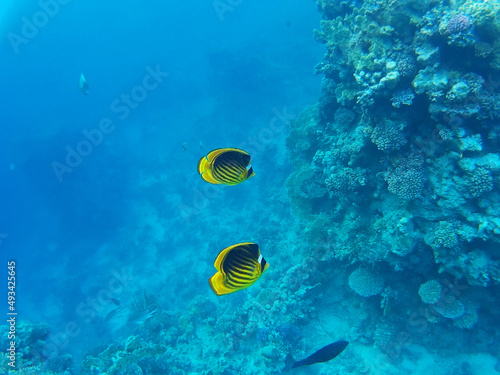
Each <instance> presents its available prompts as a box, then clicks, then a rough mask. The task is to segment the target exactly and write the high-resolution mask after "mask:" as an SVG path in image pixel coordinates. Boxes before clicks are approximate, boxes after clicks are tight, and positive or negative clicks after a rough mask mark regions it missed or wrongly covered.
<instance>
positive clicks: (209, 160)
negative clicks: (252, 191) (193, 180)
mask: <svg viewBox="0 0 500 375" xmlns="http://www.w3.org/2000/svg"><path fill="white" fill-rule="evenodd" d="M250 162H251V159H250V155H249V154H248V153H247V152H246V151H243V150H240V149H238V148H218V149H216V150H213V151H211V152H209V153H208V155H207V156H203V157H202V158H201V159H200V161H199V162H198V173H199V174H200V176H201V178H202V179H203V180H205V181H206V182H209V183H211V184H216V185H218V184H223V185H237V184H240V183H242V182H243V181H246V180H248V179H249V178H251V177H253V176H255V173H254V171H253V169H252V166H251V164H250Z"/></svg>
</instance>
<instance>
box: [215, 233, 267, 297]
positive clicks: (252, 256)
mask: <svg viewBox="0 0 500 375" xmlns="http://www.w3.org/2000/svg"><path fill="white" fill-rule="evenodd" d="M214 266H215V268H216V269H217V273H216V274H215V275H213V276H212V277H211V278H210V279H209V280H208V283H209V284H210V287H211V288H212V290H213V291H214V293H215V294H217V295H218V296H221V295H223V294H229V293H233V292H236V291H238V290H241V289H245V288H248V287H249V286H250V285H252V284H253V283H254V282H256V281H257V280H258V278H259V277H260V276H261V275H262V273H263V272H264V271H265V270H266V269H267V267H269V264H268V263H267V262H266V260H265V259H264V257H263V256H262V254H261V253H260V249H259V246H258V245H257V244H255V243H253V242H243V243H239V244H236V245H233V246H229V247H228V248H226V249H224V250H222V251H221V252H220V253H219V255H218V256H217V259H216V260H215V264H214Z"/></svg>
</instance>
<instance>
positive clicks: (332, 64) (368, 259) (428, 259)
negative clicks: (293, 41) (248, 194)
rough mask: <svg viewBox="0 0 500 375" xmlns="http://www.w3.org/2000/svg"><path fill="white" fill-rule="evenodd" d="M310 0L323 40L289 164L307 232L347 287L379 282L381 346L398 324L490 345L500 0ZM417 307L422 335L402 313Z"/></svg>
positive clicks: (475, 346) (291, 139)
mask: <svg viewBox="0 0 500 375" xmlns="http://www.w3.org/2000/svg"><path fill="white" fill-rule="evenodd" d="M317 5H318V7H319V9H320V11H321V13H322V16H323V19H322V21H321V28H320V29H319V30H316V31H315V36H316V39H317V40H318V41H319V42H321V43H324V44H325V46H326V50H327V51H326V54H325V57H324V59H323V61H322V62H321V63H319V64H318V65H317V67H316V69H317V72H318V73H320V74H323V76H324V78H323V81H322V82H323V83H322V95H321V98H320V100H319V102H318V103H317V104H316V105H313V106H311V107H309V108H307V109H306V110H305V111H303V112H302V113H301V114H300V115H299V116H298V117H297V119H296V120H295V121H294V122H293V123H292V128H291V131H290V134H289V136H288V138H287V147H288V149H289V152H290V154H291V158H292V160H293V163H294V164H295V167H296V171H295V172H294V173H293V175H292V176H291V177H290V178H289V179H288V183H287V186H288V191H289V197H290V198H291V200H292V202H293V204H294V209H295V211H296V213H298V214H299V215H300V216H301V217H302V218H303V219H304V220H305V222H306V225H307V226H308V227H309V228H310V227H315V235H314V236H312V237H310V238H309V241H310V245H311V247H312V248H314V249H315V250H314V251H315V252H319V254H320V255H319V258H321V259H322V260H323V261H324V262H328V259H331V262H333V259H336V260H341V261H342V265H343V267H344V268H345V267H349V268H348V270H349V271H348V275H349V276H348V284H349V286H350V288H351V289H352V290H353V292H355V293H356V294H358V295H360V296H362V297H366V298H367V297H370V296H373V295H381V298H380V297H379V299H377V301H376V302H373V301H372V303H377V304H378V303H379V302H381V308H380V309H378V313H376V314H377V316H378V319H377V320H375V321H374V322H373V323H372V326H371V327H370V328H371V329H372V330H373V332H374V335H373V337H372V338H370V340H373V341H374V342H375V343H376V344H378V346H379V347H381V348H382V349H384V347H385V348H386V349H387V350H386V353H389V351H390V349H389V346H390V345H391V343H394V342H395V341H397V340H396V336H395V335H397V333H398V332H403V331H404V332H408V333H409V335H411V337H412V342H415V343H420V344H424V345H425V346H427V347H431V348H432V347H435V348H436V350H440V349H442V348H443V345H444V343H443V341H446V344H449V345H450V347H449V348H457V345H459V344H458V343H462V344H463V342H462V341H461V339H459V340H457V336H456V335H457V334H458V335H459V336H458V337H460V338H464V342H467V343H468V344H467V345H465V346H464V347H462V348H461V350H465V349H467V350H485V351H486V347H487V344H488V343H489V342H490V341H492V340H498V337H497V336H498V334H496V333H495V334H493V333H491V332H490V333H488V334H487V333H486V332H487V331H488V330H489V329H490V328H491V327H492V326H496V324H495V323H494V319H496V318H498V316H499V314H500V309H499V307H498V304H497V303H494V304H493V303H492V301H494V300H495V298H496V297H495V296H498V292H499V283H500V252H499V250H498V249H499V241H500V219H499V213H500V193H499V189H498V187H499V186H500V185H499V182H500V153H499V146H500V39H499V38H498V36H499V35H500V3H499V2H498V1H479V0H477V1H475V0H459V1H450V2H448V1H444V2H443V1H435V0H402V1H399V0H398V1H394V0H390V1H379V0H366V1H357V0H340V1H332V0H318V1H317ZM337 268H338V266H337ZM412 314H413V315H412ZM417 317H420V318H423V319H424V321H426V323H425V325H426V329H425V332H426V334H425V335H423V334H418V331H417V325H416V324H414V325H413V326H412V324H409V322H410V323H411V321H412V319H415V318H417ZM388 322H390V323H388ZM387 327H391V329H387ZM418 328H420V327H418ZM460 330H461V332H460ZM382 332H384V334H382ZM443 332H445V333H446V334H443ZM457 332H458V333H457ZM391 335H392V336H391ZM489 335H490V337H488V338H487V337H486V336H489ZM465 338H469V339H470V340H465ZM492 354H494V355H497V356H498V353H493V352H492Z"/></svg>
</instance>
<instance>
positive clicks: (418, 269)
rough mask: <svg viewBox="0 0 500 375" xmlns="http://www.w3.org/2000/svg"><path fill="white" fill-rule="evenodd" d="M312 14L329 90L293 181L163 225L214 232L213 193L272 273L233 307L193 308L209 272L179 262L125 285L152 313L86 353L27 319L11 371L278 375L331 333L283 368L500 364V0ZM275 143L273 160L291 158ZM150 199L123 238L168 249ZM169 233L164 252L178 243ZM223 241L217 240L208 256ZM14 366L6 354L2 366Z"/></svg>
mask: <svg viewBox="0 0 500 375" xmlns="http://www.w3.org/2000/svg"><path fill="white" fill-rule="evenodd" d="M317 5H318V9H319V10H320V12H321V13H322V16H323V19H322V21H321V25H320V27H318V30H316V31H315V36H316V38H317V40H318V41H319V42H321V43H324V44H325V47H326V54H325V57H324V59H323V61H322V62H320V63H319V64H318V65H317V67H316V70H317V73H318V74H322V75H323V81H322V94H321V97H320V98H319V100H318V102H317V103H316V104H313V105H311V106H310V107H308V108H306V109H304V110H303V112H302V113H300V114H299V115H298V116H297V117H296V118H295V119H294V120H293V121H291V123H290V124H289V129H288V130H287V132H288V135H287V137H286V147H287V149H288V153H289V155H290V159H291V161H292V164H293V165H294V170H293V173H292V174H291V175H289V174H287V173H285V172H284V173H283V174H282V175H279V174H276V175H271V174H268V175H265V172H262V173H264V176H265V178H266V179H267V185H266V186H265V188H264V187H261V188H260V189H259V190H258V191H251V190H250V189H248V190H244V192H245V194H246V199H247V200H248V202H249V203H248V204H246V205H244V206H242V205H241V204H240V201H239V197H238V196H237V195H230V193H229V192H228V190H227V189H224V190H222V193H214V191H213V190H207V191H205V192H204V195H205V196H208V195H210V200H209V201H208V200H206V201H204V200H203V199H204V198H203V196H204V195H203V194H202V195H201V196H200V199H199V202H198V203H199V205H200V206H203V212H202V213H200V212H198V211H199V210H198V209H197V208H196V202H195V204H194V207H193V206H189V207H185V209H184V210H183V211H182V212H181V213H180V214H179V212H176V215H177V216H176V217H171V218H170V219H169V220H172V222H175V223H182V222H190V223H195V225H196V226H197V227H198V229H199V230H200V231H202V232H203V231H205V232H206V233H211V229H212V227H213V219H212V218H213V217H216V215H217V202H220V199H222V198H221V197H223V198H224V201H225V203H226V204H228V205H232V206H233V207H235V208H237V210H238V212H236V213H235V214H234V217H233V218H232V219H231V221H232V222H238V220H239V219H240V217H239V215H241V216H242V217H243V216H248V215H249V214H248V213H249V212H251V216H252V217H255V218H259V219H258V220H257V219H256V220H254V221H253V223H252V224H245V225H243V226H242V227H241V228H240V230H241V232H240V234H241V235H243V236H245V235H248V234H250V233H251V236H252V238H253V239H254V240H256V241H257V242H258V243H259V244H260V245H261V248H262V251H263V253H264V255H265V257H266V259H267V260H268V262H269V263H270V264H271V267H272V268H270V269H269V271H268V272H267V273H266V274H264V276H262V279H261V280H259V282H258V283H257V284H256V285H254V286H252V287H251V288H249V289H247V290H245V291H243V292H238V293H235V294H234V295H232V296H228V298H215V296H208V295H207V294H206V293H203V294H200V295H198V296H196V297H195V298H191V296H192V295H193V294H196V292H197V291H196V290H193V287H192V286H191V285H190V283H189V278H192V277H199V278H202V277H205V276H204V275H205V274H206V273H207V272H208V273H210V272H212V271H210V267H209V266H207V268H206V269H205V270H203V271H204V272H196V271H195V272H194V276H193V272H191V270H192V267H193V265H192V262H193V259H192V256H188V255H187V256H186V258H185V259H183V260H182V259H181V260H176V262H177V263H176V264H175V275H173V276H172V277H169V278H167V280H164V278H160V277H159V276H158V275H157V274H155V273H154V272H150V273H148V275H151V280H150V283H149V287H148V288H146V287H144V285H142V286H143V288H140V289H137V290H134V291H133V292H131V293H130V294H131V298H132V300H133V301H134V303H133V304H132V307H131V309H132V310H134V312H135V311H138V312H141V311H145V310H147V309H150V308H152V307H153V306H158V309H157V311H158V312H157V313H156V314H155V315H154V316H153V317H152V318H150V319H148V320H144V319H143V320H142V321H139V322H137V324H126V327H125V329H124V327H123V325H124V324H123V322H121V323H120V321H119V319H115V322H114V324H116V330H115V331H114V335H111V337H113V338H114V340H115V341H114V343H109V342H111V341H109V342H108V344H106V345H104V346H97V347H92V348H88V350H87V351H86V352H85V353H84V354H83V355H82V356H81V358H77V357H76V356H72V355H70V354H67V353H64V351H58V350H52V351H47V348H48V343H50V342H49V341H48V337H49V334H50V328H49V327H48V326H47V325H45V324H31V323H29V322H23V323H22V324H20V325H19V326H18V330H19V332H20V334H19V337H22V343H19V347H21V348H23V349H22V353H20V356H19V362H20V364H21V365H20V367H19V368H18V370H17V371H15V372H12V373H16V374H37V375H42V374H71V373H81V374H93V375H97V374H110V375H114V374H123V375H139V374H206V375H210V374H277V373H281V372H284V371H285V368H287V367H288V366H289V365H290V363H291V362H292V361H293V359H292V358H294V359H299V358H301V357H303V356H304V355H305V354H306V353H311V352H312V351H314V350H316V349H317V348H319V347H321V346H323V345H326V344H328V343H330V342H333V341H336V340H339V339H346V340H348V341H349V342H350V345H349V346H348V348H347V349H346V351H345V352H344V353H342V354H341V355H340V356H339V357H337V358H335V359H334V360H333V361H331V362H328V363H326V364H319V365H315V366H313V367H309V368H304V369H301V368H300V369H296V370H293V371H295V372H296V373H297V374H306V373H310V374H321V375H327V374H384V375H387V374H440V375H441V374H450V375H451V374H453V375H459V374H464V375H465V374H496V373H499V372H500V360H499V359H498V358H500V334H499V333H500V330H499V328H500V327H499V323H498V320H499V317H500V304H499V303H498V301H499V299H498V296H499V292H500V290H499V282H500V253H499V240H500V218H499V212H500V192H499V190H498V186H499V183H500V153H499V146H500V38H498V36H499V35H500V3H499V2H498V1H496V0H489V1H486V0H456V1H444V2H443V1H441V0H439V1H437V0H436V1H435V0H397V1H396V0H388V1H379V0H365V1H359V0H358V1H357V0H335V1H334V0H318V1H317ZM270 129H271V130H273V128H272V127H271V128H270ZM275 140H276V141H279V140H280V137H279V136H276V137H275ZM282 140H283V142H285V140H284V139H282ZM280 150H281V149H280V147H279V146H278V147H276V148H275V149H273V151H272V153H271V155H268V156H269V157H268V158H267V159H268V160H274V163H277V164H280V163H281V164H283V165H285V164H286V163H285V161H284V159H283V154H282V153H280ZM257 151H258V150H257ZM256 169H257V168H256ZM262 169H264V168H261V170H260V171H262ZM284 170H286V168H284ZM146 172H147V171H146ZM257 173H259V171H258V172H257ZM152 176H153V173H151V175H150V176H148V175H145V176H144V178H143V180H142V181H140V184H141V186H142V188H144V189H150V190H151V192H152V193H155V192H159V191H161V189H162V178H161V177H160V178H158V177H155V178H153V177H152ZM165 179H166V177H165V178H164V179H163V181H164V180H165ZM285 180H286V181H285ZM249 183H250V182H249ZM242 189H243V188H242ZM245 189H246V188H245ZM164 194H166V193H164ZM262 196H265V197H266V198H265V199H262ZM169 199H170V202H168V205H170V206H173V205H178V204H179V202H178V201H177V200H176V199H177V197H171V198H169ZM208 202H210V203H208ZM151 204H152V203H151V202H149V203H148V202H144V204H143V205H138V207H137V214H138V215H141V214H142V215H143V216H144V224H143V226H142V227H140V228H138V229H137V230H136V231H135V233H134V234H128V235H126V234H124V236H123V242H124V243H127V244H129V243H135V246H139V244H140V246H145V247H148V246H149V247H154V246H158V244H159V243H162V241H164V240H165V233H164V232H165V230H164V229H162V225H164V222H163V221H162V219H161V218H159V216H158V215H159V214H158V212H160V211H161V210H160V209H158V208H157V211H155V210H154V209H151V207H149V206H151ZM157 204H158V205H161V204H165V203H158V202H157ZM148 205H149V206H148ZM242 207H244V210H243V209H242ZM284 207H285V208H284ZM287 207H290V208H291V209H287ZM198 208H199V207H198ZM155 212H156V214H155ZM155 215H156V216H155ZM241 222H244V220H241ZM221 223H222V224H221V225H224V224H223V223H224V220H222V221H221ZM226 225H227V224H226ZM227 229H228V230H230V228H229V227H227ZM218 232H220V233H223V232H224V228H218ZM169 235H170V236H173V239H169V245H170V246H181V245H182V243H183V242H184V241H183V239H182V238H181V234H175V233H173V234H172V233H170V234H169ZM144 244H145V245H144ZM224 244H225V238H224V236H223V235H222V234H219V235H214V236H213V237H210V238H208V239H207V242H206V248H209V247H210V248H219V249H222V248H223V247H224ZM119 245H120V244H114V246H117V247H118V246H119ZM164 245H165V244H164ZM227 245H229V244H227ZM110 246H111V245H110ZM206 248H202V249H199V251H200V253H206V251H205V250H206ZM103 251H104V250H103ZM200 259H201V260H202V261H203V262H205V263H207V264H208V265H210V266H211V262H212V261H213V259H212V257H211V256H210V255H203V256H200ZM200 259H197V260H200ZM271 269H272V272H271ZM205 271H206V272H205ZM179 275H189V277H188V276H186V277H179ZM163 288H169V289H170V290H178V291H179V292H178V293H177V296H178V298H179V299H185V300H186V302H185V303H184V306H185V309H179V308H177V309H173V308H172V305H175V304H173V303H172V302H171V298H172V297H171V295H169V296H168V297H166V296H165V295H164V294H163V293H162V289H163ZM198 294H199V293H198ZM107 312H108V313H109V310H108V311H107ZM104 313H105V312H103V313H102V315H101V317H100V318H101V319H102V318H103V317H104ZM97 318H99V317H97ZM97 318H96V319H97ZM2 328H3V330H4V331H5V330H6V327H2ZM70 331H71V329H70ZM61 340H62V339H61ZM2 347H3V348H6V347H8V346H7V342H6V340H5V338H4V337H3V336H2ZM49 349H50V347H49ZM47 357H48V358H47ZM8 370H9V369H8V366H7V359H6V354H5V353H2V363H1V364H0V372H1V373H7V372H8Z"/></svg>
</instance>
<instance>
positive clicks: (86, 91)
mask: <svg viewBox="0 0 500 375" xmlns="http://www.w3.org/2000/svg"><path fill="white" fill-rule="evenodd" d="M79 87H80V90H81V91H82V92H83V94H84V95H88V94H89V92H90V91H89V84H88V83H87V80H86V79H85V76H84V75H83V73H80V83H79Z"/></svg>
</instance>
